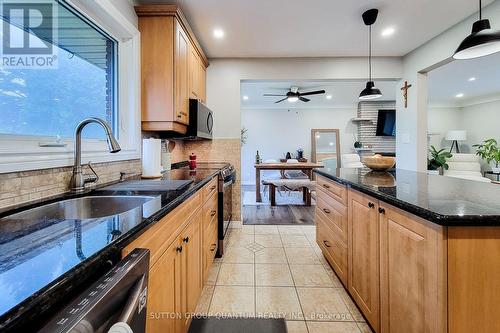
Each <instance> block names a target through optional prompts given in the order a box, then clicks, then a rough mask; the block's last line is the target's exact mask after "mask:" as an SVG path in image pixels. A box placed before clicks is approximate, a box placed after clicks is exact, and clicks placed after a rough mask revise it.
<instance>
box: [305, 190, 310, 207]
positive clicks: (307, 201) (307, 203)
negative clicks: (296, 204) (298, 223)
mask: <svg viewBox="0 0 500 333" xmlns="http://www.w3.org/2000/svg"><path fill="white" fill-rule="evenodd" d="M306 206H311V191H309V189H307V197H306Z"/></svg>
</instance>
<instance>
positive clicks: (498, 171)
mask: <svg viewBox="0 0 500 333" xmlns="http://www.w3.org/2000/svg"><path fill="white" fill-rule="evenodd" d="M491 171H493V173H500V167H491Z"/></svg>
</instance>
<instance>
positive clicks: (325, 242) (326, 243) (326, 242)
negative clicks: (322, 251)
mask: <svg viewBox="0 0 500 333" xmlns="http://www.w3.org/2000/svg"><path fill="white" fill-rule="evenodd" d="M323 244H325V246H326V247H332V246H331V245H328V241H326V240H324V241H323Z"/></svg>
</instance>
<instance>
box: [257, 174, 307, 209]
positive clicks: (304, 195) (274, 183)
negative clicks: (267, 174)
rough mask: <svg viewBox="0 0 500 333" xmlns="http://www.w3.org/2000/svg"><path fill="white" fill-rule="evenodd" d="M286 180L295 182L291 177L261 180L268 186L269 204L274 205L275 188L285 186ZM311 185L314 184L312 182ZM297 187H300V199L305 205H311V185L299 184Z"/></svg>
mask: <svg viewBox="0 0 500 333" xmlns="http://www.w3.org/2000/svg"><path fill="white" fill-rule="evenodd" d="M288 181H290V183H292V182H296V181H295V180H291V179H280V180H278V181H274V180H272V181H271V180H270V181H263V182H262V185H267V186H269V200H270V201H271V206H276V188H277V187H281V186H285V187H286V183H288ZM302 181H303V180H302ZM311 183H312V182H311ZM277 184H279V185H277ZM312 185H314V184H312ZM299 187H301V188H302V200H304V203H305V205H306V206H311V189H310V187H311V185H308V186H299Z"/></svg>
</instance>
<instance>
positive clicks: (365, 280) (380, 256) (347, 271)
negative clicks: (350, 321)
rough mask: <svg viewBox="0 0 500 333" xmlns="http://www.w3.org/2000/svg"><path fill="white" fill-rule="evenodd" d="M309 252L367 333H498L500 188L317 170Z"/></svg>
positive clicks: (408, 175) (407, 175)
mask: <svg viewBox="0 0 500 333" xmlns="http://www.w3.org/2000/svg"><path fill="white" fill-rule="evenodd" d="M315 173H316V175H317V206H316V207H317V208H316V215H315V216H316V224H317V243H318V245H319V246H320V248H321V249H322V252H323V254H324V256H325V258H326V259H327V260H328V262H329V263H330V265H331V266H332V268H333V269H334V270H335V272H336V273H337V275H338V276H339V278H340V280H341V281H342V283H343V284H344V286H345V288H346V289H347V290H348V292H349V293H350V295H351V296H352V298H353V299H354V301H355V302H356V304H357V305H358V307H359V308H360V310H361V312H362V313H363V315H364V316H365V317H366V319H367V321H368V322H369V323H370V325H371V326H372V328H373V329H374V330H375V331H376V332H384V333H385V332H394V333H396V332H453V333H455V332H471V331H479V332H498V331H500V318H499V317H498V315H497V309H498V306H499V305H500V279H498V276H499V274H500V200H499V198H500V187H499V186H498V185H495V184H485V183H480V182H474V181H469V180H462V179H457V178H451V177H443V176H437V175H428V174H426V173H419V172H413V171H406V170H391V171H390V172H373V171H370V170H369V169H328V168H325V169H321V170H315Z"/></svg>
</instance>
